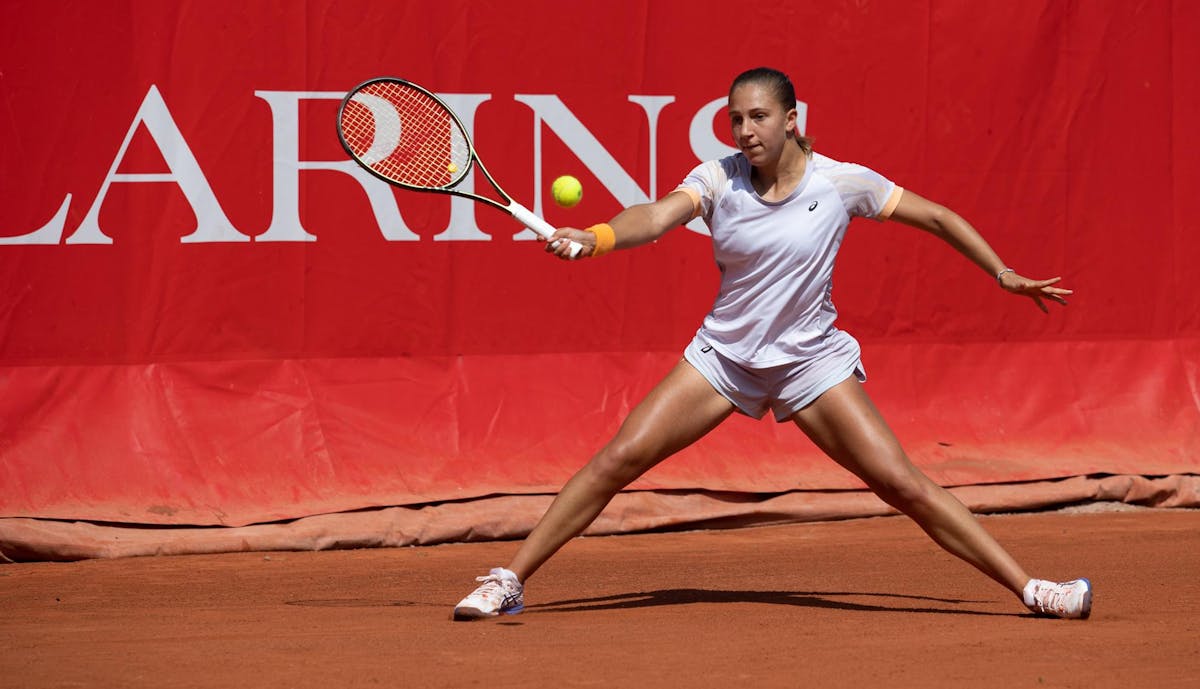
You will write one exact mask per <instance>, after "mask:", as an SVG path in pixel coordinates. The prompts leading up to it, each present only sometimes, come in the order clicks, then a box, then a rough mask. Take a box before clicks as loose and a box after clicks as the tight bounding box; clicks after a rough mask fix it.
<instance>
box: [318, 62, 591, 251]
mask: <svg viewBox="0 0 1200 689" xmlns="http://www.w3.org/2000/svg"><path fill="white" fill-rule="evenodd" d="M338 138H339V139H340V140H341V142H342V146H343V147H344V148H345V149H346V152H347V153H349V154H350V157H351V158H353V159H354V161H355V162H356V163H358V164H359V165H361V166H363V167H364V168H365V169H366V170H367V171H368V172H370V173H371V174H373V175H375V176H376V177H378V178H380V179H382V180H383V181H385V182H388V183H389V184H394V185H396V186H399V187H403V188H405V189H411V190H414V191H432V192H438V193H443V194H453V195H455V196H461V197H463V198H468V199H471V200H472V201H479V202H480V203H485V204H488V205H490V206H492V207H494V208H498V209H500V210H502V211H504V212H506V213H508V214H510V215H512V216H513V217H514V218H516V219H517V220H518V221H519V222H520V223H521V224H523V225H525V226H526V227H528V228H529V229H531V230H533V231H534V232H536V233H537V234H538V235H539V236H541V237H542V238H543V239H545V240H547V241H550V242H551V244H552V245H553V246H554V249H555V253H557V254H558V255H559V256H563V257H564V258H576V257H578V256H579V254H580V252H581V251H582V249H583V247H582V246H581V245H580V244H579V243H578V242H575V241H571V240H563V239H561V238H555V237H554V235H555V229H554V227H552V226H551V225H550V224H549V223H547V222H546V221H545V220H542V219H541V218H539V217H538V216H537V215H536V214H534V213H533V212H532V211H530V210H529V209H527V208H525V207H524V206H522V205H521V204H519V203H517V202H516V201H514V200H513V199H512V197H511V196H509V195H508V194H507V193H505V191H504V190H503V189H501V188H500V185H498V184H496V180H494V179H492V175H491V174H490V173H489V172H488V171H487V168H486V167H484V166H483V161H482V160H480V159H479V156H478V155H477V154H476V153H475V147H474V146H473V145H472V144H471V139H470V137H468V136H467V130H466V128H465V127H463V124H462V122H461V121H460V120H459V119H458V116H457V115H455V114H454V112H453V111H452V110H450V108H449V107H448V106H447V105H446V104H445V103H443V102H442V100H441V99H440V98H438V97H437V96H435V95H434V94H433V93H431V92H429V91H427V90H425V89H423V88H421V87H420V86H417V85H416V84H413V83H411V82H408V81H405V80H403V79H393V78H386V77H385V78H379V79H371V80H370V81H366V82H364V83H362V84H359V85H358V86H356V87H355V88H354V89H353V90H351V91H350V93H348V94H346V97H345V98H344V99H342V106H341V108H340V109H339V110H338ZM473 164H474V165H477V166H478V167H479V170H480V172H482V173H483V176H484V177H486V178H487V181H488V183H490V184H491V185H492V189H494V190H495V192H496V195H497V197H498V198H495V199H493V198H488V197H485V196H480V195H478V194H473V193H471V192H467V191H462V190H459V189H458V188H457V187H458V185H459V183H461V182H462V181H463V179H465V178H466V176H467V173H468V172H470V171H471V166H472V165H473Z"/></svg>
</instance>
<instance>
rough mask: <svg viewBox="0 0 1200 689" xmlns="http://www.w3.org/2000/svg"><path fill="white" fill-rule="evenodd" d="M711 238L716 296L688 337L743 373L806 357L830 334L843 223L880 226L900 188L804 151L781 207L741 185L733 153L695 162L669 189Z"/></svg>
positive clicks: (745, 170) (746, 177)
mask: <svg viewBox="0 0 1200 689" xmlns="http://www.w3.org/2000/svg"><path fill="white" fill-rule="evenodd" d="M678 190H679V191H683V192H685V193H687V194H688V195H689V196H691V198H692V200H693V202H694V203H695V211H694V213H695V216H698V217H702V218H704V221H705V223H707V225H708V229H709V231H710V232H711V233H712V239H713V254H714V257H715V258H716V261H717V267H718V268H720V270H721V290H720V293H719V294H718V295H717V300H716V303H715V304H714V305H713V308H712V311H711V312H710V313H709V314H708V316H706V317H705V319H704V324H703V325H702V326H701V327H700V330H699V332H698V333H697V336H698V337H700V338H701V339H702V340H704V341H705V342H707V343H708V344H711V345H712V346H713V348H714V349H716V350H717V351H718V352H720V353H721V354H723V355H725V356H726V357H729V358H731V359H733V360H735V361H738V362H740V363H741V364H743V365H744V366H746V367H748V368H767V367H770V366H779V365H782V364H788V363H791V362H794V361H799V360H803V359H806V358H809V357H811V356H813V355H814V354H816V353H817V352H819V351H820V348H821V346H822V344H823V342H824V341H825V340H826V339H827V338H828V337H829V336H830V335H831V334H833V333H834V332H836V328H834V327H833V322H834V320H835V319H836V318H837V310H836V309H835V308H834V307H833V301H832V299H831V297H830V294H831V292H832V290H833V263H834V258H835V257H836V256H837V251H838V248H839V247H840V246H841V244H842V238H843V237H844V236H845V233H846V226H847V225H849V224H850V220H851V218H854V217H866V218H875V219H878V220H884V219H886V218H887V217H888V216H890V215H891V213H892V211H893V210H895V208H896V205H897V204H898V203H899V202H900V196H901V194H902V193H903V190H902V189H900V187H897V186H896V185H895V183H893V182H891V181H890V180H888V179H887V178H885V177H883V176H882V175H880V174H879V173H877V172H874V171H873V170H870V169H868V168H865V167H863V166H861V165H855V164H853V163H841V162H838V161H836V160H832V159H830V158H826V157H825V156H823V155H820V154H818V153H813V154H812V156H811V157H810V158H809V159H808V164H807V166H806V168H805V171H804V178H803V179H802V180H801V181H800V184H799V185H798V186H797V187H796V189H795V190H794V191H793V192H792V193H791V194H789V195H788V197H787V198H786V199H784V200H782V201H773V202H768V201H765V200H763V198H762V197H761V196H759V195H758V193H757V192H756V191H755V190H754V187H753V185H752V184H751V183H750V164H749V163H748V162H747V161H746V158H745V156H743V155H742V154H741V153H737V154H735V155H732V156H729V157H728V158H722V159H720V160H712V161H709V162H706V163H702V164H700V165H699V166H697V167H696V168H695V169H694V170H692V172H691V173H690V174H689V175H688V176H687V177H686V178H685V179H684V180H683V183H682V184H681V185H680V186H679V188H678Z"/></svg>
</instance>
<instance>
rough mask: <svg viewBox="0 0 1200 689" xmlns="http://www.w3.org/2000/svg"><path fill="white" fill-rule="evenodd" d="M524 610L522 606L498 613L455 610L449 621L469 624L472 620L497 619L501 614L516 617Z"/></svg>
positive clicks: (467, 609) (474, 609)
mask: <svg viewBox="0 0 1200 689" xmlns="http://www.w3.org/2000/svg"><path fill="white" fill-rule="evenodd" d="M524 609H525V606H524V605H520V606H518V607H515V608H509V609H507V610H501V611H500V612H484V611H482V610H480V609H479V608H465V607H464V608H455V609H454V615H452V616H451V619H453V620H454V621H455V622H471V621H473V620H482V619H485V618H488V617H499V616H500V615H501V614H504V615H516V614H517V613H519V612H521V611H522V610H524Z"/></svg>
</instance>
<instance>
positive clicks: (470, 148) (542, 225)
mask: <svg viewBox="0 0 1200 689" xmlns="http://www.w3.org/2000/svg"><path fill="white" fill-rule="evenodd" d="M380 82H389V83H394V84H400V85H401V86H404V87H405V88H411V89H413V90H415V91H419V92H421V93H423V94H425V95H426V96H428V97H429V98H431V99H432V100H433V102H435V103H437V105H438V106H439V107H441V108H442V109H443V110H445V111H446V113H447V114H448V115H450V118H451V119H452V120H453V122H454V126H456V127H458V130H459V131H460V132H461V133H462V136H463V141H464V142H465V143H466V145H467V160H466V164H465V165H464V169H463V170H462V171H461V172H460V174H459V175H458V176H457V177H455V178H454V179H452V180H451V181H450V183H449V184H446V185H443V186H440V187H432V186H431V187H426V186H419V185H416V184H408V183H405V182H401V181H399V180H395V179H392V178H390V177H388V176H387V175H385V174H383V173H381V172H378V171H377V170H375V169H374V168H372V167H371V165H370V164H368V163H367V162H366V161H364V160H363V159H362V158H360V157H359V155H358V154H357V153H355V152H354V149H353V148H351V146H350V144H349V142H347V141H346V136H345V134H343V132H342V115H343V113H344V112H345V110H346V106H347V105H348V104H349V103H350V101H351V100H353V99H354V96H356V95H357V94H358V93H359V92H361V91H363V90H364V89H366V88H367V87H369V86H370V85H372V84H377V83H380ZM337 135H338V141H339V142H340V143H341V144H342V148H343V149H345V151H346V153H347V154H349V155H350V158H351V159H352V160H353V161H354V162H355V163H358V165H359V167H362V168H363V169H365V170H366V171H367V172H369V173H371V175H373V176H375V177H377V178H379V179H381V180H383V181H384V182H387V183H388V184H391V185H393V186H397V187H400V188H402V189H408V190H411V191H428V192H433V193H435V194H449V195H451V196H459V197H462V198H466V199H470V200H472V201H479V202H481V203H485V204H487V205H489V206H491V207H493V208H497V209H499V210H502V211H504V212H505V213H508V214H509V215H511V216H513V217H514V218H516V219H517V221H518V222H520V223H521V224H522V225H524V226H525V227H528V228H529V229H530V230H533V231H534V232H535V233H537V234H538V235H541V237H542V238H543V239H550V237H552V236H553V235H554V232H555V229H554V227H553V226H552V225H550V223H548V222H546V221H545V220H543V219H542V218H541V217H539V216H538V215H537V214H536V213H534V212H533V211H531V210H529V209H528V208H526V207H525V206H522V205H521V204H520V203H517V202H516V201H515V200H514V199H513V197H512V196H509V194H508V192H506V191H504V189H503V188H502V187H501V186H500V185H499V184H497V183H496V179H495V178H494V177H492V173H490V172H488V169H487V166H485V165H484V164H483V160H481V159H480V157H479V154H478V153H477V152H476V150H475V142H474V141H472V139H471V134H470V132H468V131H467V128H466V127H465V126H463V123H462V120H461V119H459V117H458V113H456V112H454V110H453V109H452V108H451V107H450V106H449V105H446V102H445V101H443V100H442V99H441V98H439V97H438V96H437V94H435V93H433V92H432V91H430V90H429V89H427V88H425V87H423V86H421V85H419V84H414V83H413V82H411V81H408V80H407V79H401V78H399V77H375V78H372V79H368V80H366V81H364V82H362V83H361V84H359V85H358V86H355V87H354V88H352V89H350V91H349V92H348V93H347V94H346V96H345V97H344V98H342V103H341V105H340V106H339V107H338V116H337ZM472 165H474V166H475V167H477V168H479V171H480V172H482V173H483V176H484V177H485V178H486V179H487V181H488V183H489V184H491V185H492V189H493V190H495V192H496V194H497V195H498V196H499V197H500V198H501V199H502V200H501V201H497V200H496V199H491V198H488V197H486V196H481V195H479V194H475V193H472V192H469V191H463V190H461V189H458V185H460V184H462V182H463V180H465V179H466V178H467V176H468V175H469V174H470V172H471V166H472ZM570 244H571V251H570V257H571V258H575V257H576V256H578V254H579V252H580V251H581V250H582V249H583V247H582V246H581V245H580V244H579V243H577V242H574V241H571V242H570ZM555 246H557V242H556V243H555Z"/></svg>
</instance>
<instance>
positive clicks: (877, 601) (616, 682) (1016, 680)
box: [0, 505, 1200, 689]
mask: <svg viewBox="0 0 1200 689" xmlns="http://www.w3.org/2000/svg"><path fill="white" fill-rule="evenodd" d="M983 519H984V523H985V524H986V526H987V527H988V529H989V530H991V531H992V532H993V533H994V534H995V535H996V536H997V537H998V538H999V539H1000V540H1001V541H1002V542H1003V543H1005V544H1006V545H1007V546H1009V547H1010V549H1011V550H1012V551H1013V552H1014V553H1015V554H1017V555H1018V557H1020V558H1021V559H1022V561H1023V562H1025V563H1026V564H1027V566H1028V567H1029V568H1031V569H1033V570H1034V571H1036V572H1039V573H1043V574H1044V575H1045V576H1052V577H1060V578H1068V577H1073V576H1078V575H1087V576H1089V577H1090V578H1091V579H1092V582H1093V584H1094V586H1095V590H1096V600H1095V609H1094V612H1093V615H1092V618H1091V619H1089V620H1087V621H1064V620H1050V619H1039V618H1035V617H1033V616H1032V615H1030V614H1028V613H1025V612H1024V611H1023V608H1022V607H1021V606H1020V605H1019V604H1018V603H1017V601H1016V600H1014V599H1013V598H1011V597H1010V596H1009V595H1008V594H1007V592H1005V591H1003V590H1001V589H1000V588H998V587H996V586H994V585H992V584H991V583H990V582H988V581H986V580H984V579H983V578H982V577H981V576H980V575H978V574H976V573H975V572H974V571H973V570H970V569H969V568H968V567H966V566H965V565H963V564H961V563H959V562H957V561H955V560H954V559H952V558H951V557H950V556H948V555H946V554H945V553H944V552H942V551H941V550H940V549H939V548H937V547H936V546H935V545H933V544H932V543H931V542H929V541H928V540H927V539H926V538H925V537H924V535H923V534H921V533H920V532H919V531H918V530H917V528H916V527H915V526H914V525H913V524H912V523H911V522H909V521H908V520H906V519H904V518H900V517H881V518H873V519H856V520H848V521H840V522H829V523H815V524H796V525H785V526H773V527H758V528H749V529H735V530H723V531H696V532H686V533H655V534H640V535H624V536H614V537H600V538H584V539H579V540H576V541H574V542H572V543H571V544H570V545H569V546H568V547H567V548H566V549H565V550H564V551H563V552H562V553H561V554H560V556H559V557H557V558H555V559H554V560H552V561H551V562H550V563H549V564H548V565H547V566H546V567H545V568H544V569H543V570H542V571H541V572H539V573H538V575H537V577H536V578H534V579H532V580H531V581H530V582H529V586H528V588H527V591H526V604H527V608H526V611H525V612H524V613H522V614H520V615H516V616H512V617H504V618H499V619H496V620H487V621H481V622H472V623H455V622H451V621H449V612H450V608H451V607H452V606H453V604H454V603H455V602H456V601H457V600H458V599H459V598H460V597H461V596H462V595H463V594H465V593H466V592H467V591H469V590H470V588H471V587H472V581H471V577H472V576H474V575H475V574H480V573H484V572H485V571H486V568H487V567H489V566H492V565H493V564H495V563H498V562H502V561H504V560H505V558H507V557H508V555H510V554H511V552H512V551H513V549H514V544H512V543H507V542H494V543H478V544H454V545H443V546H433V547H415V548H383V549H370V550H339V551H324V552H283V553H280V552H275V553H256V552H244V553H231V554H221V555H189V556H170V557H147V558H121V559H113V560H86V561H81V562H75V563H34V564H10V565H7V566H4V567H3V568H0V606H2V607H3V610H4V611H5V624H4V626H3V631H0V645H2V646H3V648H4V649H5V652H4V653H3V655H0V686H3V687H13V688H16V687H21V688H29V689H40V688H49V687H156V688H164V687H242V686H244V687H374V686H411V687H464V686H492V687H508V686H514V687H515V686H544V687H585V686H600V687H611V686H650V687H733V686H746V687H794V686H821V687H831V686H845V687H962V686H971V687H1089V688H1101V689H1103V688H1105V687H1114V688H1121V689H1128V688H1130V687H1194V686H1196V684H1195V682H1196V677H1197V673H1200V586H1198V585H1197V579H1196V572H1198V571H1200V547H1197V546H1198V542H1197V537H1196V534H1197V533H1200V511H1197V510H1149V509H1135V508H1130V507H1128V506H1126V507H1121V508H1115V507H1114V508H1105V507H1103V506H1096V505H1093V506H1090V507H1088V508H1086V509H1084V510H1083V511H1078V512H1070V511H1067V512H1061V511H1060V512H1053V513H1035V514H1016V515H1004V516H992V517H984V518H983Z"/></svg>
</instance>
